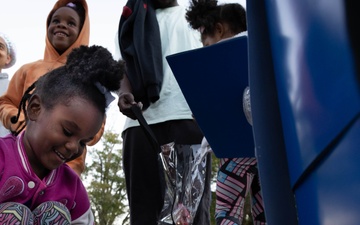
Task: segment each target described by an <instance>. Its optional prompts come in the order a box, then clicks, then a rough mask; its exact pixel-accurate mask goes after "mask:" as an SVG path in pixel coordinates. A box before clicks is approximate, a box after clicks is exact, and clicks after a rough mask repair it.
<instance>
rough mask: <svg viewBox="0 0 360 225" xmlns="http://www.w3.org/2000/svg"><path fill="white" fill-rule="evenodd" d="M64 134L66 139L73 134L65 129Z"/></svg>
mask: <svg viewBox="0 0 360 225" xmlns="http://www.w3.org/2000/svg"><path fill="white" fill-rule="evenodd" d="M63 132H64V134H65V136H66V137H71V135H72V133H71V132H70V131H68V130H67V129H65V128H63Z"/></svg>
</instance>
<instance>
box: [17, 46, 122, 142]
mask: <svg viewBox="0 0 360 225" xmlns="http://www.w3.org/2000/svg"><path fill="white" fill-rule="evenodd" d="M125 72H126V68H125V62H124V61H123V60H119V61H116V60H114V59H113V57H112V55H111V53H110V52H109V51H108V50H107V49H106V48H104V47H101V46H96V45H94V46H90V47H88V46H80V47H79V48H76V49H74V50H73V51H72V52H71V53H70V54H69V56H68V59H67V62H66V64H65V65H64V66H61V67H59V68H56V69H54V70H52V71H50V72H48V73H47V74H45V75H44V76H41V77H40V78H39V79H38V80H37V81H36V82H34V83H33V84H32V85H31V86H30V87H29V88H28V89H27V90H26V92H25V93H24V95H23V97H22V99H21V102H20V105H19V110H18V114H17V116H16V117H13V118H11V122H12V123H16V122H17V121H18V119H19V116H20V112H21V110H23V111H24V114H25V116H26V105H27V102H28V100H29V99H30V97H31V96H32V95H34V94H37V95H39V96H40V98H41V101H42V104H43V106H44V107H45V108H46V109H52V108H53V107H54V106H55V105H57V104H66V103H67V102H69V101H70V100H71V99H72V98H74V97H81V98H84V99H86V100H87V101H89V102H91V103H93V104H94V106H95V107H96V108H97V109H98V110H99V111H100V112H101V113H103V114H105V110H106V108H107V106H108V105H107V103H106V100H107V99H106V95H105V93H104V91H103V90H100V89H102V87H104V88H105V89H106V90H107V91H117V90H118V89H119V88H120V81H121V79H122V78H123V75H124V73H125ZM99 86H100V87H101V88H99ZM25 126H26V125H24V126H23V127H22V128H21V129H20V130H19V131H18V132H16V133H14V134H15V135H17V134H19V133H20V132H21V130H23V129H24V127H25Z"/></svg>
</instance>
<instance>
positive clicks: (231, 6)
mask: <svg viewBox="0 0 360 225" xmlns="http://www.w3.org/2000/svg"><path fill="white" fill-rule="evenodd" d="M186 19H187V21H188V22H189V23H190V26H191V27H192V28H193V29H198V30H199V31H200V33H201V41H202V43H203V45H204V46H208V45H211V44H215V43H216V42H218V41H220V40H222V39H225V38H229V37H232V36H234V35H236V34H238V33H241V32H243V31H246V30H247V25H246V11H245V9H244V7H242V6H241V5H240V4H238V3H226V4H222V5H218V4H217V1H216V0H210V1H202V0H199V1H197V0H192V4H191V5H190V7H189V9H188V10H187V12H186Z"/></svg>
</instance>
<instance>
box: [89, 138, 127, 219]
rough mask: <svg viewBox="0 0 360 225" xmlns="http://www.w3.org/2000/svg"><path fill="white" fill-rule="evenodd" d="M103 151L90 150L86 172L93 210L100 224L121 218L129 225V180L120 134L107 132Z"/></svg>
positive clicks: (102, 139)
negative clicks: (124, 170)
mask: <svg viewBox="0 0 360 225" xmlns="http://www.w3.org/2000/svg"><path fill="white" fill-rule="evenodd" d="M101 143H102V148H101V149H99V148H95V147H92V148H88V155H89V156H90V157H91V160H88V162H90V163H89V165H86V170H85V172H84V177H85V180H90V182H89V184H88V185H87V191H88V193H89V197H90V201H91V206H92V210H93V212H94V215H95V220H96V223H97V224H101V225H113V224H114V222H115V221H116V220H117V219H118V218H119V216H122V217H124V216H125V219H123V221H122V224H123V225H124V224H128V207H127V204H128V203H127V197H126V188H125V178H124V174H123V170H122V149H121V144H122V141H121V140H120V139H119V134H116V133H113V132H111V131H106V132H104V134H103V136H102V138H101Z"/></svg>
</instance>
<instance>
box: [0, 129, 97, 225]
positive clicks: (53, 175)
mask: <svg viewBox="0 0 360 225" xmlns="http://www.w3.org/2000/svg"><path fill="white" fill-rule="evenodd" d="M23 134H24V132H22V133H21V134H20V135H19V136H17V137H15V136H13V135H11V134H10V135H7V136H5V137H3V138H0V203H4V202H18V203H22V204H24V205H26V206H27V207H29V208H30V209H31V210H33V209H35V208H36V207H37V206H38V205H39V204H41V203H43V202H46V201H50V200H51V201H58V202H61V203H62V204H64V205H65V206H66V207H67V208H68V209H69V211H70V214H71V220H72V224H87V225H88V224H93V223H94V216H93V214H92V211H91V207H90V200H89V197H88V194H87V192H86V189H85V187H84V185H83V183H82V181H81V180H80V178H79V176H78V175H77V174H76V173H75V172H74V171H73V170H72V169H71V168H70V167H69V166H68V165H66V164H63V165H61V166H60V167H59V168H57V169H55V170H53V171H51V172H50V173H49V174H48V175H47V176H46V177H45V178H44V179H43V180H40V178H39V177H38V176H37V175H36V174H35V173H34V172H33V170H32V168H31V166H30V163H29V161H28V158H27V155H26V153H25V149H24V146H23V141H22V139H23Z"/></svg>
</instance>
